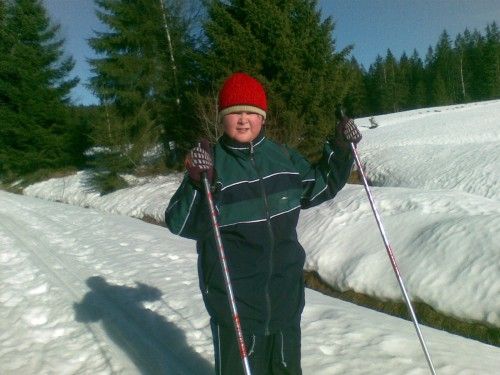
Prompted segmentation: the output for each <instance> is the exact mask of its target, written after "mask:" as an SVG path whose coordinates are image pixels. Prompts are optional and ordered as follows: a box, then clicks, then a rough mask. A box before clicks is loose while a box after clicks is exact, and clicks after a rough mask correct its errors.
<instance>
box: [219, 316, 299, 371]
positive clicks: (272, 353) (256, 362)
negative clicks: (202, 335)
mask: <svg viewBox="0 0 500 375" xmlns="http://www.w3.org/2000/svg"><path fill="white" fill-rule="evenodd" d="M211 327H212V337H213V341H214V353H215V373H216V374H217V375H239V374H242V375H243V374H244V372H243V365H242V361H241V356H240V351H239V349H238V344H237V341H236V334H235V332H234V328H233V327H231V328H227V327H222V326H218V325H217V324H215V323H214V322H211ZM243 338H244V340H245V345H246V348H247V352H248V361H249V363H250V369H251V372H252V375H301V374H302V369H301V367H300V327H293V328H287V329H286V330H283V331H280V332H278V333H275V334H272V335H269V336H260V335H252V334H250V335H247V334H243Z"/></svg>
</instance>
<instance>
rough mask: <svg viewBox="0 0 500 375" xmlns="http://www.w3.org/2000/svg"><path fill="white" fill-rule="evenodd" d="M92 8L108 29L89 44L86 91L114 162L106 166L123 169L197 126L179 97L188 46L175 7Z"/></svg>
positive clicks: (187, 71)
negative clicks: (100, 114) (100, 116)
mask: <svg viewBox="0 0 500 375" xmlns="http://www.w3.org/2000/svg"><path fill="white" fill-rule="evenodd" d="M95 2H96V5H97V6H98V10H97V16H98V18H99V19H100V20H101V21H102V23H103V24H104V25H106V27H107V30H106V31H103V32H96V35H95V37H93V38H91V39H90V45H91V47H92V48H93V49H94V50H95V51H96V52H97V54H98V57H97V58H95V59H92V60H91V61H90V63H91V65H92V72H93V73H94V76H93V77H92V78H91V87H92V89H93V90H94V92H95V93H96V94H97V96H98V97H99V98H100V100H101V103H102V105H103V107H104V109H105V112H106V116H105V121H104V122H103V123H101V124H99V125H100V127H101V129H96V133H97V134H101V136H100V137H98V142H99V144H100V145H101V146H107V147H109V149H111V150H112V152H114V153H115V155H116V156H117V157H116V158H114V159H113V162H112V163H111V164H108V165H106V166H105V167H106V168H113V169H115V171H130V170H132V169H134V168H136V167H137V166H139V165H140V163H141V160H142V158H143V155H144V153H145V152H146V151H147V150H148V149H150V148H152V147H154V146H155V145H157V144H158V143H163V144H164V145H168V142H169V141H174V142H176V143H178V144H183V143H184V142H185V143H191V142H190V140H191V139H192V138H193V134H194V133H195V130H196V128H195V127H194V126H193V121H192V118H191V116H190V114H191V113H192V110H191V108H190V104H189V102H188V100H187V99H186V97H185V93H186V91H188V90H187V88H188V86H189V84H190V75H191V72H192V71H191V61H192V60H193V58H192V47H193V46H192V42H191V40H190V37H189V34H188V25H187V23H186V21H185V19H184V18H183V13H182V1H173V0H172V1H164V0H137V1H126V0H96V1H95ZM165 149H168V147H165Z"/></svg>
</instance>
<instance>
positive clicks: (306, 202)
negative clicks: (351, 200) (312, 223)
mask: <svg viewBox="0 0 500 375" xmlns="http://www.w3.org/2000/svg"><path fill="white" fill-rule="evenodd" d="M289 151H290V159H291V160H292V163H293V164H294V165H295V167H296V168H297V170H298V171H299V173H300V176H301V178H302V197H301V207H302V208H310V207H314V206H317V205H318V204H321V203H323V202H325V201H327V200H329V199H332V198H333V197H335V195H337V193H338V192H339V191H340V190H341V189H342V188H343V187H344V185H345V184H346V182H347V179H348V178H349V174H350V172H351V169H352V164H353V161H354V158H353V156H352V153H351V150H350V148H349V146H348V145H347V144H346V145H336V144H334V143H333V142H331V141H327V142H325V144H324V146H323V153H322V156H321V158H320V160H319V161H318V162H317V163H316V164H314V165H311V164H310V163H309V162H308V161H307V159H305V158H304V157H303V156H302V155H301V154H299V153H298V152H297V151H294V150H291V149H289Z"/></svg>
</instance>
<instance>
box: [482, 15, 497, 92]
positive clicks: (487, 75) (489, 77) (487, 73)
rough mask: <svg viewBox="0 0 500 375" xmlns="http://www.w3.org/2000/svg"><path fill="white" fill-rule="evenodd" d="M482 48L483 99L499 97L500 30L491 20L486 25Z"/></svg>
mask: <svg viewBox="0 0 500 375" xmlns="http://www.w3.org/2000/svg"><path fill="white" fill-rule="evenodd" d="M485 39H486V40H485V45H484V49H483V62H484V80H485V99H489V98H498V97H500V30H498V27H497V24H496V23H495V22H493V23H492V24H491V25H487V26H486V38H485Z"/></svg>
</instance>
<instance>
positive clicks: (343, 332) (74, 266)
mask: <svg viewBox="0 0 500 375" xmlns="http://www.w3.org/2000/svg"><path fill="white" fill-rule="evenodd" d="M0 202H1V204H0V249H1V252H0V267H1V269H2V272H1V274H0V285H1V287H0V318H1V320H0V321H1V326H0V332H1V333H0V335H1V350H0V373H1V374H7V375H10V374H12V375H13V374H16V375H17V374H26V375H29V374H89V375H90V374H92V375H94V374H139V373H142V374H186V375H187V374H190V375H191V374H211V373H212V372H213V360H212V356H213V350H212V343H211V335H210V328H209V321H208V316H207V315H206V313H205V310H204V307H203V303H202V300H201V296H200V293H199V291H198V285H197V276H196V253H195V251H194V243H193V242H192V241H187V240H183V239H180V238H178V237H175V236H172V235H171V234H170V233H168V231H167V230H165V229H164V228H161V227H158V226H154V225H149V224H146V223H144V222H141V221H139V220H137V219H132V218H129V217H124V216H118V215H111V214H106V213H103V212H100V211H97V210H93V209H83V208H79V207H74V206H69V205H65V204H59V203H52V202H47V201H42V200H39V199H35V198H29V197H23V196H17V195H12V194H8V193H5V192H0ZM302 327H303V350H302V353H303V367H304V374H306V375H307V374H311V375H312V374H315V375H316V374H318V375H321V374H324V375H327V374H328V375H332V374H370V375H373V374H413V375H417V374H422V375H423V374H428V368H427V364H426V362H425V359H424V357H423V354H422V352H421V349H420V346H419V343H418V340H417V338H416V335H415V331H414V329H413V326H412V324H411V323H410V322H406V321H404V320H401V319H397V318H393V317H389V316H386V315H383V314H380V313H377V312H374V311H371V310H367V309H364V308H361V307H357V306H355V305H352V304H348V303H345V302H341V301H338V300H334V299H332V298H329V297H325V296H323V295H320V294H318V293H316V292H313V291H310V290H308V291H307V294H306V309H305V312H304V317H303V324H302ZM423 333H424V336H425V337H426V339H427V341H428V346H429V350H430V352H431V355H432V356H433V360H434V363H435V366H436V369H437V372H438V373H439V374H440V375H441V374H443V375H444V374H449V375H457V374H471V375H472V374H474V375H477V374H493V373H495V372H496V371H497V370H498V369H499V368H500V349H499V348H495V347H492V346H488V345H484V344H481V343H478V342H475V341H472V340H467V339H464V338H461V337H458V336H454V335H450V334H447V333H444V332H441V331H437V330H433V329H429V328H427V327H423Z"/></svg>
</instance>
